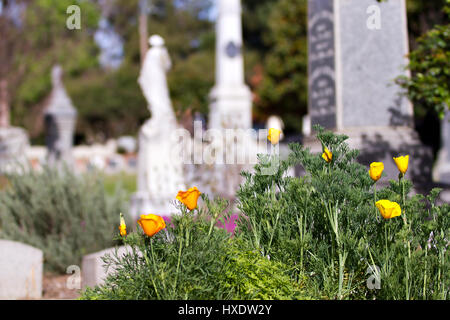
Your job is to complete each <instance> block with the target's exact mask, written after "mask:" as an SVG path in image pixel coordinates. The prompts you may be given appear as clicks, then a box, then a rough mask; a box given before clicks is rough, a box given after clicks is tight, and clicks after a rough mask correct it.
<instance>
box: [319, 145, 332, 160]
mask: <svg viewBox="0 0 450 320" xmlns="http://www.w3.org/2000/svg"><path fill="white" fill-rule="evenodd" d="M322 158H323V159H324V160H325V161H326V162H328V163H330V162H331V160H333V154H332V153H331V151H330V150H328V148H327V147H325V150H324V152H323V153H322Z"/></svg>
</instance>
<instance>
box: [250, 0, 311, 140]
mask: <svg viewBox="0 0 450 320" xmlns="http://www.w3.org/2000/svg"><path fill="white" fill-rule="evenodd" d="M249 3H252V4H253V5H255V4H256V2H252V1H250V2H249ZM256 12H259V14H260V15H261V16H260V18H259V19H260V22H261V24H265V25H266V27H264V28H262V30H263V31H264V30H265V31H264V32H263V34H262V35H260V36H259V40H253V42H252V43H253V45H255V46H257V47H261V48H262V52H264V55H263V57H262V65H259V66H257V67H256V68H255V69H254V74H253V77H252V80H253V81H252V82H251V84H252V86H253V87H254V91H255V93H256V97H255V99H254V104H255V119H256V120H257V121H258V122H263V121H265V120H266V118H267V117H268V116H269V115H271V114H276V115H279V116H281V117H282V119H283V121H284V123H285V131H286V133H294V132H299V131H300V130H301V123H302V121H301V118H302V116H303V115H304V114H306V111H307V58H308V57H307V55H308V51H307V1H306V0H279V1H277V2H272V1H266V2H265V3H263V4H261V7H260V9H259V10H256ZM249 28H250V30H251V27H249ZM250 34H255V33H251V32H250ZM263 66H264V67H263Z"/></svg>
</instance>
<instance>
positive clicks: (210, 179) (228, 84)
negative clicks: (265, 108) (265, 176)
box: [205, 0, 253, 200]
mask: <svg viewBox="0 0 450 320" xmlns="http://www.w3.org/2000/svg"><path fill="white" fill-rule="evenodd" d="M217 4H218V17H217V21H216V79H215V81H216V83H215V86H214V87H213V89H212V90H211V93H210V113H209V123H208V127H209V129H210V130H211V129H212V130H211V131H216V132H219V133H222V134H220V135H219V136H220V138H217V137H216V138H214V139H212V141H211V145H214V148H215V149H216V154H217V155H218V156H217V155H216V160H215V163H214V166H213V168H212V172H211V174H208V175H207V181H206V183H205V184H206V185H209V188H208V189H209V190H208V191H210V192H211V193H213V194H214V193H215V194H219V195H220V196H222V197H224V198H228V199H230V200H233V199H234V196H235V192H236V190H237V189H238V187H239V184H240V183H241V181H242V178H241V176H240V172H241V171H242V170H247V169H248V168H247V167H248V166H247V165H246V163H247V164H248V162H246V161H243V162H240V163H239V161H235V160H236V159H237V157H238V156H236V158H235V157H234V155H235V154H240V155H242V154H243V153H245V155H244V157H245V156H246V155H249V153H248V152H249V150H251V148H252V146H253V144H252V141H251V140H252V138H251V137H250V135H249V134H247V132H248V131H247V130H248V129H251V128H252V95H251V92H250V89H249V88H248V86H247V85H246V84H245V82H244V59H243V56H242V47H243V45H242V22H241V2H240V0H218V2H217ZM230 129H231V130H230ZM227 135H228V138H227ZM230 135H231V136H233V139H229V136H230ZM251 152H252V151H250V153H251ZM230 155H231V156H230ZM249 156H251V155H249ZM230 159H232V160H231V161H230Z"/></svg>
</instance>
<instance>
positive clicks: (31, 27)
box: [9, 0, 99, 137]
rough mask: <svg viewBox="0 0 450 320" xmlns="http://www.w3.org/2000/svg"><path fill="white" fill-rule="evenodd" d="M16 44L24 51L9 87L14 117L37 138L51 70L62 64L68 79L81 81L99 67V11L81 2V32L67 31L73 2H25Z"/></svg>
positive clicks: (17, 58)
mask: <svg viewBox="0 0 450 320" xmlns="http://www.w3.org/2000/svg"><path fill="white" fill-rule="evenodd" d="M26 4H27V6H26V10H24V16H23V21H22V24H23V26H22V27H21V28H20V30H18V31H17V32H19V35H18V36H17V38H16V40H15V41H17V42H21V43H22V45H21V50H20V51H19V50H17V51H16V52H15V53H14V61H12V64H13V67H12V72H13V73H15V75H16V77H15V78H14V79H15V82H14V83H10V86H9V89H10V93H11V96H12V97H13V98H12V101H11V105H12V116H13V121H14V123H16V124H17V125H22V126H25V127H27V128H28V129H30V131H31V136H32V137H34V136H35V132H34V130H33V129H34V126H35V123H36V119H39V116H38V117H36V114H38V115H39V114H41V113H42V107H43V106H42V104H39V103H42V102H44V99H45V98H46V97H47V96H48V94H49V92H50V90H51V80H50V70H51V68H52V66H53V65H54V64H56V63H59V64H61V65H62V66H63V68H64V71H65V73H66V75H68V76H69V77H74V78H75V77H80V76H81V75H82V74H83V73H84V72H86V71H87V70H89V69H92V68H95V67H96V66H97V54H98V49H97V47H96V46H95V44H94V41H93V39H92V36H91V33H92V31H93V30H94V29H95V28H96V27H97V22H98V18H99V11H98V9H97V8H96V7H95V5H94V4H92V3H91V2H89V1H83V2H80V3H79V4H78V5H79V7H80V10H81V14H82V16H81V30H76V29H75V30H70V29H68V28H67V27H66V19H67V17H68V16H69V15H68V14H67V13H66V10H67V7H69V6H70V5H72V4H73V1H70V0H61V1H52V0H36V1H29V2H26Z"/></svg>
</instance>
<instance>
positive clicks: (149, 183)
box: [130, 35, 185, 218]
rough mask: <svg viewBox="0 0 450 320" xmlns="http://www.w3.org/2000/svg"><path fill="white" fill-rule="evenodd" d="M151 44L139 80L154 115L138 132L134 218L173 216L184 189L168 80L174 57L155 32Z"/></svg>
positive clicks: (132, 201) (132, 203)
mask: <svg viewBox="0 0 450 320" xmlns="http://www.w3.org/2000/svg"><path fill="white" fill-rule="evenodd" d="M149 43H150V46H151V48H150V49H149V50H148V51H147V54H146V55H145V60H144V63H143V66H142V69H141V73H140V75H139V79H138V83H139V85H140V86H141V89H142V92H143V94H144V96H145V98H146V100H147V102H148V108H149V111H150V112H151V118H150V119H149V120H147V121H146V122H145V123H144V125H143V126H142V127H141V129H140V131H139V141H138V145H139V151H138V171H137V192H136V193H135V194H134V195H133V197H132V200H131V210H130V212H131V215H132V216H133V217H134V218H138V217H139V215H140V214H144V213H155V214H160V215H170V214H171V213H173V212H174V211H175V208H174V206H173V205H172V204H171V203H172V202H173V201H174V200H175V197H176V195H177V193H178V191H179V190H185V184H184V178H183V162H182V159H181V157H180V156H179V153H177V152H176V150H177V148H178V147H179V145H180V144H179V140H178V137H177V135H176V134H174V133H175V131H176V130H177V128H178V126H177V122H176V118H175V113H174V111H173V109H172V103H171V101H170V96H169V89H168V87H167V80H166V72H167V71H168V70H169V69H170V67H171V60H170V57H169V54H168V52H167V49H166V48H165V46H164V40H163V38H161V37H160V36H159V35H153V36H151V37H150V39H149Z"/></svg>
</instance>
